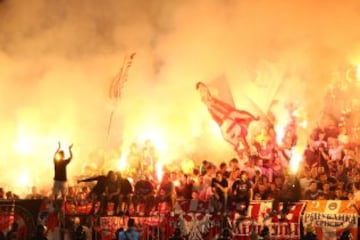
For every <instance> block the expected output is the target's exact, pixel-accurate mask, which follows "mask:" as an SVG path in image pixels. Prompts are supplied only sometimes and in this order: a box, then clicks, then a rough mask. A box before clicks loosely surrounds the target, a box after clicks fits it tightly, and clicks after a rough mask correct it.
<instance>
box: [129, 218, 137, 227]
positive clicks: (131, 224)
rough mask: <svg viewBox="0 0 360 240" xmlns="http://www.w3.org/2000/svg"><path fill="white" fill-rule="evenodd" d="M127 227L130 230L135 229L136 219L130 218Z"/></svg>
mask: <svg viewBox="0 0 360 240" xmlns="http://www.w3.org/2000/svg"><path fill="white" fill-rule="evenodd" d="M127 226H128V228H132V227H135V219H134V218H129V220H128V222H127Z"/></svg>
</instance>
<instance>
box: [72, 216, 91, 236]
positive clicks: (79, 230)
mask: <svg viewBox="0 0 360 240" xmlns="http://www.w3.org/2000/svg"><path fill="white" fill-rule="evenodd" d="M70 239H71V240H86V239H87V234H86V230H85V227H84V226H83V225H82V224H81V221H80V218H79V217H75V218H74V222H73V226H72V229H71V232H70Z"/></svg>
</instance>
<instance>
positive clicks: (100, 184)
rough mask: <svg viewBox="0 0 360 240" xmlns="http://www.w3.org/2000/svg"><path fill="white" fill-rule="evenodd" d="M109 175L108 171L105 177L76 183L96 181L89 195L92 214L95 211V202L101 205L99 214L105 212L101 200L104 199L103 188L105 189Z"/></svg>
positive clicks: (91, 178)
mask: <svg viewBox="0 0 360 240" xmlns="http://www.w3.org/2000/svg"><path fill="white" fill-rule="evenodd" d="M110 175H111V171H109V172H108V174H107V175H106V176H105V175H99V176H96V177H90V178H86V179H82V180H78V183H80V182H92V181H96V184H95V186H94V187H93V188H92V189H91V191H90V193H89V195H90V198H91V200H92V213H94V211H95V204H96V202H97V201H100V203H101V206H100V212H102V213H104V212H105V206H104V202H105V201H104V199H103V198H104V196H103V195H104V193H105V188H106V184H107V182H108V179H110Z"/></svg>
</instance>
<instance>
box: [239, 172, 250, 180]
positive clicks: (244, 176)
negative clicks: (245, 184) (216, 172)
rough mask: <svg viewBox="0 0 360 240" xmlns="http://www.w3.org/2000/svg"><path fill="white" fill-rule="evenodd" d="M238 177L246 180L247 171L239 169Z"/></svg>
mask: <svg viewBox="0 0 360 240" xmlns="http://www.w3.org/2000/svg"><path fill="white" fill-rule="evenodd" d="M240 178H241V180H243V181H246V180H248V173H247V172H246V171H241V173H240Z"/></svg>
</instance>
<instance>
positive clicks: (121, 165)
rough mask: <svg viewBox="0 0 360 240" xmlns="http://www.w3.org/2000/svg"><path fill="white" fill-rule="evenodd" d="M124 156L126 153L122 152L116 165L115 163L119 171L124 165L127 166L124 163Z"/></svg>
mask: <svg viewBox="0 0 360 240" xmlns="http://www.w3.org/2000/svg"><path fill="white" fill-rule="evenodd" d="M126 156H127V154H126V153H125V154H122V155H121V157H120V160H119V161H118V165H117V169H118V170H119V171H120V172H123V171H124V170H125V169H126V167H127V163H126Z"/></svg>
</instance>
